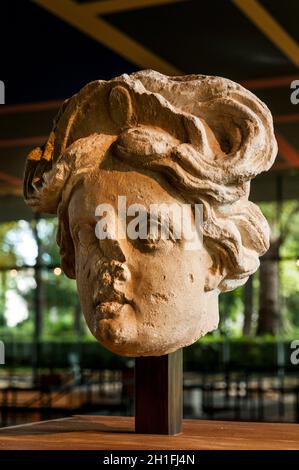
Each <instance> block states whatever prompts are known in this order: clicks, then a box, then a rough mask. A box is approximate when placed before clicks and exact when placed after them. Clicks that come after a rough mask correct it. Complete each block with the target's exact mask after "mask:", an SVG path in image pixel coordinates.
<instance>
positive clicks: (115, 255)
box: [100, 238, 126, 263]
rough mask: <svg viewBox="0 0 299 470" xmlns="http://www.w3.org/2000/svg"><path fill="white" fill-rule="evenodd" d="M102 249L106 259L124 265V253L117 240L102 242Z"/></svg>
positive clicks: (108, 239) (107, 239)
mask: <svg viewBox="0 0 299 470" xmlns="http://www.w3.org/2000/svg"><path fill="white" fill-rule="evenodd" d="M100 248H101V250H102V252H103V255H104V256H105V257H106V258H108V259H111V260H115V261H119V262H120V263H124V262H125V261H126V257H125V255H124V252H123V251H122V249H121V246H120V244H119V242H118V241H117V240H113V239H110V238H106V239H105V240H100Z"/></svg>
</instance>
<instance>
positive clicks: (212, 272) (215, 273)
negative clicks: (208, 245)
mask: <svg viewBox="0 0 299 470" xmlns="http://www.w3.org/2000/svg"><path fill="white" fill-rule="evenodd" d="M223 277H224V276H223V273H221V272H220V270H219V269H214V268H213V267H211V268H209V270H208V274H207V276H206V279H205V291H206V292H209V291H212V290H215V289H218V288H219V284H220V283H221V281H222V280H223Z"/></svg>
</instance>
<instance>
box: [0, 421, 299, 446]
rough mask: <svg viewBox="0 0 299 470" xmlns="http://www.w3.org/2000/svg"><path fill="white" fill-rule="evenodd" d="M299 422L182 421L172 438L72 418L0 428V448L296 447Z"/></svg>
mask: <svg viewBox="0 0 299 470" xmlns="http://www.w3.org/2000/svg"><path fill="white" fill-rule="evenodd" d="M298 431H299V425H297V424H279V423H243V422H231V421H202V420H184V425H183V432H182V433H181V434H179V435H176V436H161V435H144V434H135V433H134V418H130V417H116V416H81V415H80V416H73V417H70V418H63V419H56V420H51V421H41V422H38V423H32V424H25V425H20V426H12V427H7V428H2V429H0V450H16V449H18V450H24V449H26V450H47V449H52V450H75V449H78V450H81V449H82V450H103V449H104V450H107V449H108V450H117V449H118V450H119V449H120V450H124V449H134V450H135V449H136V450H137V449H151V450H153V449H161V450H162V449H165V450H167V449H172V450H173V449H182V450H188V449H189V450H196V449H198V450H204V449H210V450H216V449H235V450H237V449H240V450H241V449H251V450H252V449H299V432H298Z"/></svg>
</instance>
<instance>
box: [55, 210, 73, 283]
mask: <svg viewBox="0 0 299 470" xmlns="http://www.w3.org/2000/svg"><path fill="white" fill-rule="evenodd" d="M57 243H58V245H59V248H60V260H61V268H62V270H63V272H64V273H65V274H66V276H67V277H69V278H70V279H76V268H75V248H74V243H73V239H72V237H71V234H70V231H69V226H68V221H67V220H65V219H63V218H59V226H58V231H57Z"/></svg>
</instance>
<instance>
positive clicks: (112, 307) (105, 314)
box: [96, 301, 125, 320]
mask: <svg viewBox="0 0 299 470" xmlns="http://www.w3.org/2000/svg"><path fill="white" fill-rule="evenodd" d="M124 305H125V303H120V302H115V301H114V302H102V303H100V304H99V305H97V306H96V316H97V318H98V320H104V319H111V318H115V317H116V316H117V315H118V314H119V313H120V310H121V309H122V307H123V306H124Z"/></svg>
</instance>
